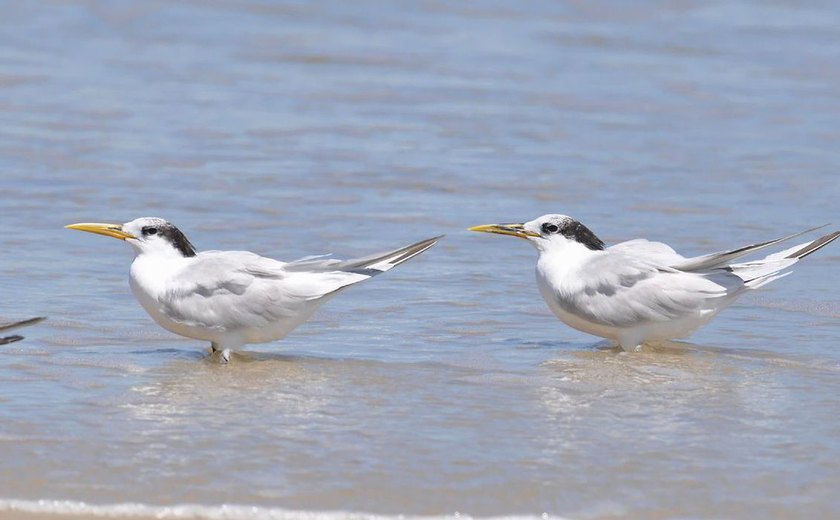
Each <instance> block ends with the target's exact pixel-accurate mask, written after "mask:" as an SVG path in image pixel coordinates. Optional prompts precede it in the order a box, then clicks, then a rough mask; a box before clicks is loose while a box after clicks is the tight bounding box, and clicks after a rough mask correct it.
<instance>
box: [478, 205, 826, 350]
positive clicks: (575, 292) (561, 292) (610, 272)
mask: <svg viewBox="0 0 840 520" xmlns="http://www.w3.org/2000/svg"><path fill="white" fill-rule="evenodd" d="M821 227H825V226H821ZM816 229H820V228H813V229H809V230H806V231H802V232H800V233H795V234H793V235H789V236H786V237H782V238H779V239H776V240H770V241H767V242H761V243H758V244H753V245H748V246H744V247H739V248H737V249H733V250H730V251H721V252H717V253H711V254H708V255H703V256H697V257H693V258H686V257H684V256H682V255H680V254H678V253H677V252H676V251H674V249H672V248H671V247H670V246H668V245H667V244H663V243H662V242H652V241H649V240H645V239H635V240H629V241H627V242H621V243H618V244H615V245H613V246H611V247H607V246H606V245H605V244H604V242H603V241H601V239H599V238H598V237H597V236H596V235H595V233H593V232H592V231H591V230H590V229H589V228H587V227H586V226H584V225H583V224H581V223H580V222H578V221H577V220H575V219H573V218H571V217H568V216H566V215H556V214H555V215H543V216H541V217H539V218H537V219H535V220H532V221H530V222H526V223H524V224H487V225H482V226H475V227H472V228H470V231H479V232H484V233H498V234H501V235H510V236H514V237H519V238H524V239H526V240H528V241H529V242H530V243H531V244H532V245H533V246H534V247H536V248H537V251H538V252H539V259H538V261H537V267H536V276H537V285H538V286H539V290H540V294H541V295H542V297H543V299H545V301H546V303H547V304H548V307H549V308H550V309H551V310H552V312H554V314H555V315H556V316H557V317H558V318H559V319H560V321H562V322H563V323H565V324H566V325H568V326H570V327H572V328H575V329H577V330H580V331H583V332H586V333H588V334H592V335H594V336H599V337H602V338H606V339H608V340H611V341H612V342H614V343H617V345H618V346H619V347H621V348H622V349H624V350H639V349H640V348H641V347H642V345H645V344H654V345H655V344H657V343H661V342H663V341H667V340H671V339H677V338H684V337H686V336H688V335H689V334H691V333H692V332H694V331H695V330H696V329H697V328H699V327H701V326H702V325H704V324H706V323H708V322H709V320H711V319H712V318H713V317H714V316H715V315H716V314H717V313H718V312H720V311H721V310H722V309H724V308H725V307H726V306H727V305H729V304H730V303H732V302H733V301H734V300H735V299H736V298H737V297H738V296H740V295H742V294H743V293H745V292H747V291H750V290H752V289H757V288H759V287H761V286H762V285H764V284H766V283H769V282H772V281H773V280H776V279H778V278H781V277H783V276H786V275H788V274H790V271H785V270H786V269H788V268H789V267H791V266H792V265H793V264H795V263H796V262H798V261H799V260H801V259H802V258H805V257H806V256H808V255H810V254H811V253H814V252H815V251H818V250H819V249H821V248H823V247H825V246H827V245H828V244H829V243H831V242H832V241H834V240H835V239H836V238H837V237H838V236H840V231H835V232H833V233H829V234H827V235H825V236H822V237H820V238H818V239H816V240H813V241H811V242H806V243H803V244H799V245H796V246H794V247H791V248H789V249H785V250H784V251H780V252H777V253H775V254H771V255H769V256H767V257H765V258H763V259H760V260H755V261H752V262H744V263H732V261H733V260H735V259H737V258H740V257H742V256H745V255H748V254H750V253H754V252H757V251H760V250H762V249H765V248H768V247H771V246H774V245H776V244H779V243H781V242H784V241H786V240H790V239H792V238H795V237H798V236H800V235H803V234H805V233H808V232H811V231H814V230H816Z"/></svg>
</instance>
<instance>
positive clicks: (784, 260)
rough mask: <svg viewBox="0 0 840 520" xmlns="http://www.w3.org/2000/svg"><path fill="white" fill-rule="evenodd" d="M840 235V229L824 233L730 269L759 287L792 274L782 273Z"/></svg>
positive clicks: (747, 283)
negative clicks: (813, 238)
mask: <svg viewBox="0 0 840 520" xmlns="http://www.w3.org/2000/svg"><path fill="white" fill-rule="evenodd" d="M838 237H840V231H835V232H833V233H829V234H827V235H824V236H822V237H820V238H818V239H816V240H812V241H811V242H805V243H803V244H799V245H796V246H793V247H791V248H788V249H785V250H784V251H779V252H778V253H773V254H772V255H769V256H767V257H766V258H763V259H761V260H756V261H754V262H746V263H743V264H732V265H731V266H729V269H730V270H731V271H732V274H734V275H736V276H738V277H739V278H741V279H742V280H744V284H745V285H747V286H748V287H750V288H753V289H755V288H758V287H761V286H762V285H764V284H767V283H769V282H772V281H773V280H777V279H779V278H781V277H783V276H787V275H788V274H790V271H788V272H785V273H782V271H783V270H785V269H787V268H789V267H791V266H792V265H793V264H795V263H796V262H798V261H799V260H801V259H803V258H805V257H806V256H808V255H810V254H812V253H814V252H815V251H818V250H820V249H822V248H823V247H825V246H827V245H828V244H830V243H831V242H833V241H834V240H836V239H837V238H838Z"/></svg>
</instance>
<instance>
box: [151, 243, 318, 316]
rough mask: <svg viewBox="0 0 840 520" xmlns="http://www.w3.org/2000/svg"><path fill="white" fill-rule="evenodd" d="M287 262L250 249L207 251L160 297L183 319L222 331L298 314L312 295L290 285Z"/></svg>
mask: <svg viewBox="0 0 840 520" xmlns="http://www.w3.org/2000/svg"><path fill="white" fill-rule="evenodd" d="M283 266H284V264H283V262H279V261H276V260H272V259H270V258H265V257H261V256H259V255H256V254H254V253H249V252H247V251H207V252H203V253H200V256H199V258H198V259H197V260H196V261H195V262H193V263H192V264H191V265H190V266H189V268H188V269H185V270H184V271H182V272H181V273H179V275H178V277H177V278H176V280H175V281H174V282H173V283H172V286H171V288H170V289H169V290H168V291H167V293H166V294H164V295H163V296H162V297H161V305H162V307H163V310H164V311H165V313H166V315H167V316H168V317H169V318H170V319H172V320H174V321H176V322H179V323H183V324H187V325H192V326H200V327H205V328H211V329H219V330H233V329H237V328H242V327H262V326H265V325H267V324H268V323H270V322H273V321H277V320H279V319H282V318H284V317H290V316H294V315H296V314H297V312H299V311H300V308H301V307H302V306H303V305H304V303H305V302H306V301H307V298H310V297H312V294H309V293H307V292H306V291H305V290H303V291H301V290H300V287H299V284H295V283H289V282H288V278H289V276H288V274H287V273H285V272H284V270H283Z"/></svg>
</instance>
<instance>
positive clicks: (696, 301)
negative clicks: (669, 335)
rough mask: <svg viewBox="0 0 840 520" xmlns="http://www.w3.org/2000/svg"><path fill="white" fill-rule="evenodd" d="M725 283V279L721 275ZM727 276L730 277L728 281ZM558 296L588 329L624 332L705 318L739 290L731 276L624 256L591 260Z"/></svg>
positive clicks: (605, 256) (736, 279)
mask: <svg viewBox="0 0 840 520" xmlns="http://www.w3.org/2000/svg"><path fill="white" fill-rule="evenodd" d="M723 276H724V277H726V275H723ZM730 276H731V275H730ZM575 278H576V280H577V283H576V284H574V285H572V286H570V287H569V288H567V291H566V294H562V293H561V294H559V295H558V296H559V299H560V300H561V301H560V304H561V307H563V308H564V309H565V310H566V311H567V312H571V313H573V314H576V315H577V316H579V317H581V318H584V319H587V320H589V321H591V322H593V323H598V324H600V325H606V326H611V327H628V326H634V325H638V324H639V323H640V322H645V321H653V322H657V321H666V320H672V319H677V318H680V317H683V316H686V315H688V314H690V313H694V312H704V310H705V309H707V308H709V307H710V305H709V304H710V300H714V299H717V298H720V297H723V296H726V295H727V294H731V293H732V292H733V291H735V290H737V289H738V288H739V287H741V286H742V285H743V282H742V280H740V279H738V278H737V277H735V276H731V280H730V279H729V278H726V279H717V277H716V279H715V280H712V279H711V278H710V277H708V276H705V275H702V274H696V273H687V272H683V271H679V270H676V269H671V268H668V267H664V266H659V265H657V264H653V263H650V262H645V261H641V260H639V259H636V258H634V257H632V256H629V255H624V254H605V255H601V256H598V257H595V258H593V259H592V260H591V261H590V262H588V263H587V264H585V265H584V266H583V267H582V268H581V269H580V270H579V271H578V272H577V274H576V276H575Z"/></svg>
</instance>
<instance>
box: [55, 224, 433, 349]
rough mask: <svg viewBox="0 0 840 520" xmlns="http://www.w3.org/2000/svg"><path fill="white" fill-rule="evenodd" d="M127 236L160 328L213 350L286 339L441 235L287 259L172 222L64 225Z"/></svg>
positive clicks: (133, 281) (136, 278) (137, 283)
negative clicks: (217, 247) (352, 254)
mask: <svg viewBox="0 0 840 520" xmlns="http://www.w3.org/2000/svg"><path fill="white" fill-rule="evenodd" d="M66 227H67V228H69V229H76V230H80V231H87V232H90V233H96V234H99V235H105V236H109V237H113V238H117V239H120V240H124V241H125V242H127V243H128V244H130V245H131V247H132V248H133V249H134V253H135V258H134V261H133V262H132V264H131V270H130V275H129V282H130V285H131V290H132V292H133V293H134V296H135V297H136V298H137V300H138V301H139V302H140V304H141V305H142V306H143V308H144V309H145V310H146V312H148V313H149V315H150V316H151V317H152V318H153V319H154V320H155V321H156V322H157V323H158V325H160V326H161V327H163V328H165V329H166V330H169V331H171V332H174V333H175V334H179V335H181V336H186V337H188V338H193V339H198V340H204V341H209V342H210V345H211V347H210V349H211V354H218V355H219V356H220V361H222V362H227V361H229V359H230V353H231V350H232V349H235V348H238V347H240V346H242V345H245V344H249V343H268V342H271V341H274V340H277V339H280V338H282V337H284V336H285V335H286V334H288V333H289V332H291V331H292V329H294V328H295V327H297V326H298V325H300V324H301V323H303V322H304V321H306V320H307V319H308V318H309V317H310V316H312V314H313V313H314V312H315V311H316V310H317V309H318V308H319V307H320V306H321V305H323V304H324V303H326V302H327V301H328V300H329V299H331V298H332V297H333V296H335V295H336V294H338V293H339V292H340V291H341V290H343V289H345V288H347V287H349V286H351V285H354V284H356V283H358V282H361V281H364V280H367V279H368V278H371V277H373V276H376V275H378V274H380V273H384V272H385V271H388V270H390V269H391V268H393V267H396V266H397V265H400V264H401V263H403V262H405V261H407V260H410V259H412V258H414V257H415V256H417V255H419V254H420V253H422V252H424V251H426V250H427V249H429V248H430V247H432V246H433V245H435V243H437V241H438V240H439V239H440V238H441V237H435V238H430V239H427V240H423V241H421V242H417V243H415V244H411V245H409V246H406V247H402V248H399V249H395V250H393V251H389V252H386V253H381V254H376V255H370V256H366V257H364V258H357V259H353V260H343V261H342V260H336V259H328V258H324V257H323V256H311V257H306V258H302V259H300V260H295V261H292V262H281V261H279V260H274V259H271V258H266V257H263V256H259V255H257V254H255V253H251V252H248V251H202V252H199V251H196V249H195V247H194V246H193V245H192V244H191V243H190V241H189V240H188V239H187V237H186V236H185V235H184V234H183V233H182V232H181V231H180V230H179V229H178V228H177V227H175V226H174V225H172V224H171V223H169V222H167V221H166V220H163V219H160V218H154V217H143V218H138V219H136V220H132V221H131V222H127V223H125V224H102V223H79V224H71V225H68V226H66Z"/></svg>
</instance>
